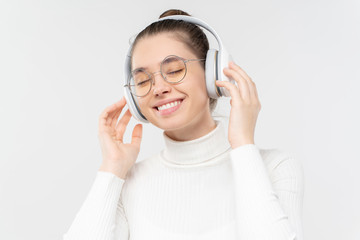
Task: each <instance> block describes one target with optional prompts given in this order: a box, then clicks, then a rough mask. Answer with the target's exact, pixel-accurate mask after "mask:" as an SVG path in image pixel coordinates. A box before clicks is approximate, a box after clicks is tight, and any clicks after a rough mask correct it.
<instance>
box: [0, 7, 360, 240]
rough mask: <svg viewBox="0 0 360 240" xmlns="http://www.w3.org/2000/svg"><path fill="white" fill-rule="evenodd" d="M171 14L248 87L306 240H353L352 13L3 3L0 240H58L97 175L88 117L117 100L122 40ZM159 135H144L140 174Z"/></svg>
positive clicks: (93, 128)
mask: <svg viewBox="0 0 360 240" xmlns="http://www.w3.org/2000/svg"><path fill="white" fill-rule="evenodd" d="M169 8H180V9H183V10H185V11H187V12H189V13H190V14H192V15H193V16H195V17H198V18H201V19H203V20H204V21H206V22H207V23H208V24H210V25H211V26H212V27H213V28H214V29H216V30H217V32H218V34H219V35H220V36H221V38H222V40H223V42H224V44H225V46H226V47H227V49H228V50H229V52H230V53H231V54H232V55H233V56H234V59H235V61H236V63H237V64H239V65H240V66H241V67H242V68H243V69H244V70H245V71H246V72H247V73H248V75H250V77H252V79H253V81H254V82H255V83H256V84H257V88H258V93H259V98H260V101H261V104H262V110H261V112H260V114H259V117H258V121H257V127H256V132H255V142H256V144H257V146H258V147H260V148H280V149H282V150H284V151H288V152H290V153H292V154H294V155H295V156H296V157H297V158H299V159H301V161H302V162H303V165H304V170H305V178H306V182H305V199H304V219H303V221H304V236H305V238H306V239H327V240H335V239H336V240H337V239H349V240H355V239H356V240H358V239H360V230H359V229H360V227H359V226H360V207H359V202H360V192H359V184H358V183H359V182H360V175H359V174H358V172H359V167H360V164H359V157H358V155H359V154H358V152H357V150H358V149H359V147H358V145H359V140H358V137H359V127H358V124H359V122H360V117H359V106H358V105H359V104H356V103H359V102H360V99H359V98H360V97H359V95H358V91H359V86H360V84H359V81H360V74H359V69H360V68H359V66H358V65H359V63H360V48H359V42H360V27H359V23H360V14H359V12H360V11H359V10H360V5H359V1H355V0H353V1H351V0H347V1H331V0H316V1H314V0H312V1H310V0H307V1H286V0H283V1H280V0H277V1H265V0H261V1H260V0H257V1H254V0H252V1H250V0H247V1H218V2H215V1H213V2H209V1H208V0H207V1H193V0H191V1H187V0H182V1H176V2H174V3H172V2H170V1H159V0H153V1H147V2H146V1H131V3H130V2H129V1H127V2H122V1H104V0H101V1H100V0H92V1H85V0H83V1H70V0H65V1H64V0H62V1H60V0H59V1H45V0H44V1H14V0H11V1H10V0H8V1H1V2H0V34H1V36H0V80H1V82H0V84H1V85H0V116H1V118H0V121H1V124H0V147H1V150H0V239H36V240H45V239H46V240H48V239H61V238H62V234H63V233H65V232H66V231H67V229H68V228H69V227H70V224H71V222H72V220H73V219H74V217H75V214H76V213H77V211H78V210H79V209H80V207H81V204H82V203H83V201H84V199H85V197H86V195H87V193H88V191H89V189H90V187H91V185H92V183H93V181H94V178H95V175H96V171H97V169H98V167H99V165H100V163H101V150H100V145H99V142H98V139H97V127H98V116H99V114H100V113H101V111H102V110H103V109H104V108H105V107H106V106H108V105H110V104H112V103H114V102H115V101H117V100H119V99H120V98H121V97H122V84H123V64H124V57H125V53H126V51H127V49H128V46H129V45H128V42H129V38H130V37H131V36H132V35H134V34H136V33H137V32H139V31H140V30H141V29H143V28H144V27H145V26H146V25H148V24H149V23H150V22H152V21H154V20H156V19H157V18H158V16H159V15H160V14H161V13H162V12H163V11H164V10H166V9H169ZM212 47H213V48H216V47H217V46H216V44H215V45H213V46H212ZM229 109H230V108H229V102H228V99H223V100H221V101H220V104H219V107H218V109H217V111H218V112H219V113H221V114H224V115H226V114H228V111H229ZM135 124H136V122H135V121H134V120H131V122H130V126H129V128H130V127H133V126H134V125H135ZM161 134H162V131H161V130H160V129H157V128H156V127H154V126H152V125H144V137H143V142H142V148H141V152H140V155H139V159H138V161H141V160H142V159H144V158H145V157H146V156H149V155H150V154H152V153H156V152H158V151H159V150H161V148H162V147H163V140H162V135H161ZM129 137H130V131H129V132H127V135H126V138H127V139H128V140H129ZM153 142H156V144H153Z"/></svg>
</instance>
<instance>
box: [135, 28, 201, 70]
mask: <svg viewBox="0 0 360 240" xmlns="http://www.w3.org/2000/svg"><path fill="white" fill-rule="evenodd" d="M169 55H176V56H179V57H182V58H184V59H188V58H196V57H195V55H194V54H193V53H192V52H191V51H190V49H189V48H188V46H187V45H186V44H185V43H183V42H181V41H180V40H178V39H176V38H175V37H174V36H173V35H171V34H170V33H161V34H157V35H154V36H150V37H145V38H144V39H141V40H140V41H139V42H137V44H136V46H135V48H134V50H133V54H132V62H131V66H132V70H133V69H136V68H145V69H151V68H153V69H156V68H158V67H159V66H160V63H161V61H162V60H164V58H165V57H167V56H169Z"/></svg>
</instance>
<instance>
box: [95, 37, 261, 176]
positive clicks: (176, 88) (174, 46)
mask: <svg viewBox="0 0 360 240" xmlns="http://www.w3.org/2000/svg"><path fill="white" fill-rule="evenodd" d="M168 55H177V56H180V57H183V58H185V59H196V58H197V57H196V56H195V55H194V53H193V52H192V51H191V50H190V49H188V48H187V46H186V45H185V44H183V43H182V42H180V41H178V40H176V39H175V38H174V37H173V36H172V35H170V34H169V33H161V34H158V35H155V36H151V37H147V38H144V39H142V40H140V41H139V42H138V44H137V45H136V47H135V49H134V51H133V62H132V66H133V69H134V68H137V67H146V68H147V70H148V71H149V72H151V73H153V72H157V71H159V69H160V62H161V61H162V60H163V59H164V58H165V57H166V56H168ZM187 68H188V72H187V74H186V76H185V78H184V79H183V80H182V82H180V83H179V84H170V83H167V82H166V81H165V80H164V79H163V78H162V76H161V75H160V74H156V75H154V78H155V83H154V84H153V86H152V89H151V91H150V93H149V94H148V95H146V96H145V97H142V98H138V100H139V105H140V108H141V111H142V113H143V114H144V115H145V117H146V118H147V119H148V120H149V122H151V123H152V124H153V125H155V126H157V127H159V128H161V129H164V131H165V134H166V135H167V136H169V137H170V138H172V139H174V140H178V141H188V140H193V139H196V138H199V137H201V136H204V135H205V134H207V133H209V132H210V131H212V130H213V129H214V128H215V127H216V124H215V122H214V120H213V119H212V117H211V113H210V109H209V98H208V96H207V93H206V85H205V72H204V69H203V68H202V67H201V65H200V63H199V62H189V63H187ZM223 72H224V74H225V75H226V76H227V77H229V78H232V79H234V80H235V81H236V83H237V86H236V85H235V84H233V83H230V82H220V81H216V84H217V86H219V87H225V88H226V89H227V90H228V91H229V92H230V95H231V100H230V104H231V111H230V117H229V129H228V141H229V143H230V145H231V147H232V148H233V149H235V148H238V147H241V146H243V145H246V144H254V133H255V126H256V121H257V117H258V114H259V112H260V110H261V104H260V101H259V98H258V94H257V90H256V85H255V83H254V82H253V81H252V79H251V78H250V77H249V76H248V75H247V74H246V73H245V71H244V70H243V69H242V68H241V67H240V66H238V65H236V64H235V63H234V62H230V63H229V66H228V68H225V69H224V70H223ZM178 97H181V98H184V100H183V102H182V104H181V105H182V106H181V107H180V108H179V109H178V110H177V111H175V112H174V113H173V114H171V115H168V116H160V115H158V114H156V110H154V109H153V106H154V104H156V103H157V102H158V101H159V100H163V99H168V98H178ZM125 106H126V101H125V98H124V97H123V98H122V99H121V100H120V101H118V102H116V103H114V104H112V105H110V106H108V107H107V108H105V109H104V110H103V112H102V113H101V114H100V116H99V131H98V137H99V141H100V146H101V150H102V157H103V162H102V164H101V166H100V169H99V170H101V171H106V172H111V173H114V174H115V175H116V176H118V177H119V178H122V179H125V178H126V175H127V173H128V171H129V170H130V168H131V167H132V166H133V164H134V163H135V162H136V159H137V156H138V153H139V151H140V144H141V139H142V124H137V125H136V126H135V127H134V129H133V132H132V139H131V143H124V142H123V136H124V132H125V129H126V127H127V124H128V122H129V121H130V118H131V113H130V111H129V109H127V110H126V111H125V113H124V114H123V116H122V117H121V118H120V120H119V121H117V120H118V118H119V116H120V114H121V112H123V109H124V107H125Z"/></svg>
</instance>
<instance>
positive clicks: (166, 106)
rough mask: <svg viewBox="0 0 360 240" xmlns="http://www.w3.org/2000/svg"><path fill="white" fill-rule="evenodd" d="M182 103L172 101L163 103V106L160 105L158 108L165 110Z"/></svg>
mask: <svg viewBox="0 0 360 240" xmlns="http://www.w3.org/2000/svg"><path fill="white" fill-rule="evenodd" d="M180 103H181V101H174V102H171V103H167V104H164V105H161V106H158V107H157V108H158V110H160V111H161V110H165V109H168V108H172V107H175V106H176V105H179V104H180Z"/></svg>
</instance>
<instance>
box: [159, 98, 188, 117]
mask: <svg viewBox="0 0 360 240" xmlns="http://www.w3.org/2000/svg"><path fill="white" fill-rule="evenodd" d="M182 102H183V99H179V100H176V101H173V102H170V103H167V104H163V105H161V106H157V107H154V109H156V111H157V112H158V113H160V115H168V114H170V113H172V112H175V111H176V110H177V109H178V108H179V107H180V105H181V103H182Z"/></svg>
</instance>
